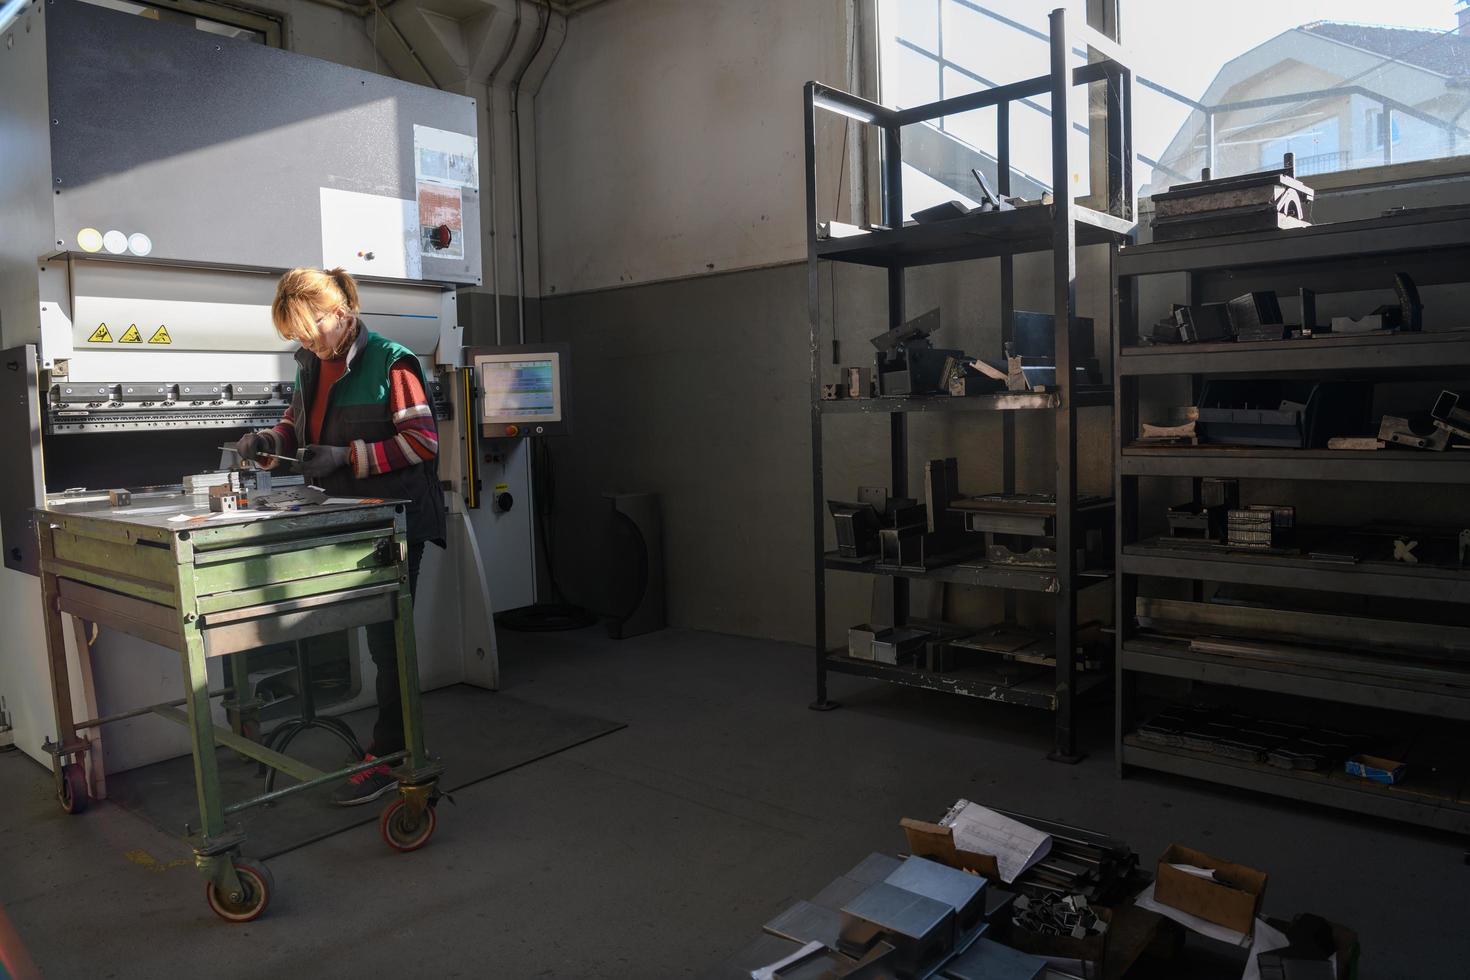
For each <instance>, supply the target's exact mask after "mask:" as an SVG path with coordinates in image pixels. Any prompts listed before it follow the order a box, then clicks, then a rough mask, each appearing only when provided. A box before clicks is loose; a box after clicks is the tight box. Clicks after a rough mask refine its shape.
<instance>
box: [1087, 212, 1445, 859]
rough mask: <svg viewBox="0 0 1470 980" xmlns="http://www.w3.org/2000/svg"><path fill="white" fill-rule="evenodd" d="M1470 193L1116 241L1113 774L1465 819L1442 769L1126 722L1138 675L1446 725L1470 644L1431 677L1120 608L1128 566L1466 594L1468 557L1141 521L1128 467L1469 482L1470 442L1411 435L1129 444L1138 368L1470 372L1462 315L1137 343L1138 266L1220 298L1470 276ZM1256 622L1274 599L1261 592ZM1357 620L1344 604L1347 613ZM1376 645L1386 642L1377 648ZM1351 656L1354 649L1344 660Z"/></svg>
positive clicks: (1129, 583)
mask: <svg viewBox="0 0 1470 980" xmlns="http://www.w3.org/2000/svg"><path fill="white" fill-rule="evenodd" d="M1467 269H1470V207H1449V208H1438V209H1435V210H1432V211H1400V212H1389V213H1385V214H1384V215H1382V216H1379V217H1375V218H1368V219H1362V220H1355V221H1346V222H1339V223H1335V224H1327V225H1317V226H1314V227H1309V228H1301V229H1295V230H1291V231H1286V232H1276V233H1257V234H1242V235H1231V236H1227V237H1219V238H1211V239H1198V240H1193V241H1184V242H1168V243H1150V244H1145V245H1135V246H1130V247H1126V248H1124V249H1122V250H1120V252H1119V255H1118V258H1117V261H1116V263H1115V270H1116V274H1117V280H1116V284H1115V288H1114V298H1115V302H1116V303H1117V304H1118V308H1117V310H1116V312H1115V317H1116V323H1117V325H1118V329H1117V330H1116V331H1115V341H1114V342H1115V343H1116V344H1117V347H1116V348H1115V349H1114V351H1113V370H1114V384H1113V387H1114V396H1115V398H1116V405H1115V407H1114V417H1115V420H1116V422H1117V425H1116V427H1115V432H1114V440H1115V446H1114V450H1115V454H1116V455H1115V461H1114V480H1115V486H1114V499H1115V501H1116V522H1117V523H1116V526H1115V534H1116V537H1115V541H1116V546H1117V554H1116V564H1115V569H1116V572H1117V581H1116V585H1115V589H1116V599H1117V606H1116V609H1115V610H1114V613H1115V617H1116V618H1115V620H1114V622H1115V623H1116V624H1117V631H1116V649H1115V663H1114V670H1115V672H1116V693H1117V711H1116V753H1117V755H1116V758H1117V766H1118V772H1119V775H1120V776H1121V775H1123V774H1124V773H1125V772H1126V771H1127V770H1128V769H1130V768H1133V767H1137V768H1142V769H1151V770H1158V771H1163V772H1168V773H1173V774H1177V775H1183V776H1189V777H1193V778H1196V779H1204V780H1209V781H1212V782H1216V783H1221V784H1224V785H1228V786H1232V787H1236V788H1241V789H1250V790H1255V791H1259V792H1265V793H1271V794H1275V795H1278V796H1283V797H1289V798H1293V799H1298V800H1305V801H1309V802H1316V803H1320V804H1325V805H1328V806H1335V807H1340V808H1344V809H1350V810H1355V811H1359V812H1364V813H1371V814H1374V815H1377V816H1381V817H1387V818H1390V819H1397V820H1403V821H1407V822H1412V823H1418V824H1423V825H1426V826H1431V827H1437V828H1440V829H1445V830H1453V831H1456V832H1459V833H1470V779H1464V778H1458V777H1457V778H1456V779H1453V780H1451V781H1450V782H1448V783H1444V784H1443V785H1441V784H1439V783H1438V781H1437V780H1431V779H1428V778H1427V776H1426V777H1421V781H1420V783H1419V785H1415V781H1414V779H1413V778H1412V774H1411V778H1410V779H1409V780H1408V781H1406V782H1405V783H1404V784H1402V785H1400V786H1394V787H1387V786H1380V785H1377V784H1374V783H1370V782H1367V781H1365V780H1355V779H1350V778H1349V777H1346V776H1345V775H1343V774H1341V773H1329V774H1322V773H1318V772H1310V771H1291V770H1284V769H1277V768H1274V767H1272V766H1269V765H1265V764H1258V763H1251V762H1248V761H1243V760H1229V759H1225V758H1221V757H1220V756H1216V755H1210V754H1205V753H1199V752H1192V751H1189V750H1187V749H1184V748H1179V747H1164V746H1159V745H1155V744H1150V743H1147V742H1144V741H1142V740H1140V739H1138V738H1137V736H1136V735H1135V734H1133V729H1134V727H1135V726H1136V724H1137V723H1138V721H1139V720H1140V718H1139V717H1138V714H1137V711H1136V709H1137V704H1136V701H1137V686H1138V680H1139V677H1140V676H1141V675H1156V676H1165V677H1172V678H1177V679H1183V680H1189V681H1195V682H1203V683H1207V684H1211V685H1221V686H1225V687H1230V688H1240V689H1246V690H1250V691H1262V692H1273V693H1274V694H1276V695H1295V696H1299V697H1302V698H1307V699H1312V700H1314V701H1318V702H1329V703H1337V704H1341V705H1356V706H1359V707H1368V708H1378V709H1387V710H1393V711H1399V712H1407V713H1411V714H1416V715H1422V716H1426V717H1432V718H1436V719H1444V720H1448V721H1449V722H1451V723H1452V724H1454V723H1461V722H1465V721H1470V657H1467V658H1466V661H1465V664H1464V665H1463V678H1460V677H1459V676H1458V673H1459V670H1460V668H1458V667H1456V666H1454V665H1451V666H1448V667H1447V668H1446V669H1445V671H1444V672H1443V673H1442V674H1440V675H1439V676H1436V677H1434V678H1432V679H1430V678H1426V679H1422V680H1415V679H1411V678H1395V679H1391V680H1389V679H1383V678H1381V677H1376V676H1373V675H1365V674H1364V673H1362V672H1360V671H1358V670H1356V669H1355V665H1354V664H1353V663H1351V662H1350V661H1349V659H1348V658H1349V657H1350V656H1361V653H1357V652H1349V651H1343V652H1340V653H1338V654H1336V655H1335V656H1334V657H1329V658H1327V659H1325V660H1324V661H1323V662H1319V663H1315V664H1311V665H1304V664H1289V663H1277V662H1271V661H1261V660H1248V659H1245V658H1235V657H1230V656H1222V655H1218V654H1202V653H1197V652H1192V651H1191V650H1190V649H1189V642H1188V640H1187V639H1181V638H1177V637H1170V636H1166V635H1157V634H1151V633H1148V632H1145V631H1142V630H1140V629H1139V627H1138V625H1137V622H1136V620H1135V612H1136V609H1137V601H1138V598H1139V593H1140V586H1139V579H1140V578H1141V577H1148V578H1155V579H1164V580H1169V579H1172V580H1180V581H1188V582H1191V583H1193V586H1192V587H1193V588H1194V589H1195V590H1197V591H1196V599H1198V598H1200V597H1201V594H1200V592H1199V591H1198V590H1201V589H1202V588H1203V585H1204V583H1210V582H1213V583H1230V584H1248V585H1257V586H1268V587H1272V588H1283V589H1295V590H1310V591H1315V592H1330V593H1342V594H1349V595H1356V596H1363V597H1377V598H1385V599H1390V600H1415V601H1420V600H1427V601H1433V602H1440V603H1466V602H1470V570H1465V569H1455V568H1444V567H1434V566H1425V565H1409V564H1392V563H1386V562H1382V563H1380V562H1368V561H1363V562H1359V563H1357V564H1332V563H1327V562H1323V561H1318V560H1313V559H1311V558H1309V557H1308V556H1307V555H1291V556H1286V555H1271V554H1248V553H1240V552H1228V551H1209V552H1192V551H1181V550H1180V549H1179V548H1177V547H1172V548H1171V547H1168V546H1163V545H1160V544H1158V543H1154V542H1150V541H1146V540H1140V538H1139V519H1138V501H1139V482H1140V480H1141V479H1143V478H1151V477H1192V478H1201V477H1226V478H1239V479H1261V480H1281V481H1294V482H1310V481H1347V482H1354V483H1380V484H1382V483H1399V482H1405V483H1416V484H1438V485H1442V486H1446V487H1450V486H1456V485H1470V453H1466V452H1455V451H1448V452H1443V453H1434V452H1415V451H1411V450H1394V449H1385V450H1378V451H1372V450H1365V451H1350V450H1325V449H1301V450H1294V449H1265V448H1251V447H1235V446H1217V445H1200V446H1178V447H1161V446H1146V447H1141V446H1135V445H1131V444H1130V443H1131V441H1132V438H1133V436H1134V434H1135V433H1137V432H1138V431H1139V422H1140V417H1139V395H1140V384H1141V382H1142V381H1143V380H1144V379H1146V378H1150V377H1160V376H1175V377H1188V378H1190V379H1191V382H1192V384H1193V387H1194V390H1195V391H1196V392H1198V389H1199V385H1200V383H1201V382H1202V380H1203V379H1204V378H1205V377H1206V376H1209V377H1217V376H1232V375H1234V376H1246V377H1278V378H1303V379H1331V378H1340V379H1348V378H1351V379H1357V380H1368V381H1373V382H1375V383H1377V382H1400V381H1421V382H1430V381H1439V382H1441V383H1445V382H1454V381H1457V380H1458V381H1461V382H1463V381H1465V380H1466V379H1470V329H1460V330H1453V331H1442V332H1439V331H1436V332H1421V333H1400V334H1395V335H1382V334H1360V335H1341V336H1334V335H1331V334H1325V335H1324V334H1319V335H1318V336H1317V337H1316V338H1314V339H1302V340H1284V341H1270V342H1262V343H1211V344H1196V345H1180V346H1164V347H1160V346H1139V345H1138V315H1139V314H1138V301H1139V280H1140V279H1141V278H1143V277H1147V276H1153V275H1173V276H1175V277H1180V278H1182V280H1183V291H1182V295H1180V296H1177V297H1174V298H1175V299H1177V301H1179V302H1183V303H1206V302H1219V301H1224V300H1227V299H1229V298H1231V297H1233V296H1236V295H1239V294H1241V293H1244V292H1246V291H1248V290H1262V289H1274V290H1277V291H1279V292H1287V293H1288V294H1289V293H1290V292H1294V291H1295V290H1296V289H1298V288H1300V287H1306V288H1311V289H1314V290H1316V291H1317V292H1318V293H1319V294H1320V293H1332V292H1353V291H1359V290H1363V289H1371V288H1374V287H1382V288H1386V287H1387V286H1389V285H1390V284H1391V283H1392V276H1393V273H1394V272H1398V271H1407V272H1409V273H1410V274H1411V275H1413V277H1414V279H1415V280H1416V282H1418V283H1419V284H1421V285H1424V284H1429V285H1439V284H1451V283H1467V282H1470V272H1467ZM1253 615H1256V616H1257V617H1258V618H1259V620H1260V623H1261V625H1262V626H1263V627H1264V628H1265V629H1267V630H1268V631H1269V630H1270V629H1271V628H1272V627H1273V626H1276V625H1279V624H1281V623H1282V617H1283V616H1286V615H1289V614H1288V613H1285V612H1283V611H1281V610H1278V609H1261V610H1258V611H1257V613H1255V614H1253ZM1355 622H1356V621H1355ZM1362 622H1363V624H1364V625H1363V628H1364V629H1365V630H1370V631H1372V632H1373V633H1374V634H1375V635H1376V636H1378V637H1379V638H1392V637H1394V636H1396V635H1399V633H1401V632H1402V631H1404V630H1405V629H1407V628H1408V627H1407V626H1406V625H1405V623H1404V622H1403V621H1402V620H1394V619H1384V618H1378V617H1373V616H1367V617H1364V619H1363V621H1362ZM1441 638H1442V640H1443V642H1445V644H1446V645H1447V646H1448V647H1449V648H1450V649H1454V648H1456V647H1458V648H1461V649H1470V626H1453V625H1451V626H1446V627H1443V628H1442V633H1441ZM1384 659H1385V662H1388V661H1391V659H1392V658H1391V655H1389V654H1384ZM1359 666H1361V663H1360V664H1359Z"/></svg>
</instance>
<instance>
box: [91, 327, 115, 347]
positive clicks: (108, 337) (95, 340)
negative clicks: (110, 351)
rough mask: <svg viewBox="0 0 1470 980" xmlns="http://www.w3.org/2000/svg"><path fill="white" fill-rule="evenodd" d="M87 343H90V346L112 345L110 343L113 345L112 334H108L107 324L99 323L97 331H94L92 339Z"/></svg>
mask: <svg viewBox="0 0 1470 980" xmlns="http://www.w3.org/2000/svg"><path fill="white" fill-rule="evenodd" d="M87 343H89V344H110V343H112V334H110V333H108V332H107V324H105V323H99V324H97V329H96V330H93V331H92V336H90V337H88V338H87Z"/></svg>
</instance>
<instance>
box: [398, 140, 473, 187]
mask: <svg viewBox="0 0 1470 980" xmlns="http://www.w3.org/2000/svg"><path fill="white" fill-rule="evenodd" d="M413 169H414V177H415V178H416V179H417V180H418V182H419V183H424V182H425V181H427V182H430V183H435V184H443V185H445V186H449V187H464V188H468V189H469V190H478V189H479V187H480V151H479V141H478V140H476V139H475V137H473V136H466V135H465V134H464V133H451V132H449V131H448V130H445V129H435V128H433V127H432V126H415V127H414V128H413Z"/></svg>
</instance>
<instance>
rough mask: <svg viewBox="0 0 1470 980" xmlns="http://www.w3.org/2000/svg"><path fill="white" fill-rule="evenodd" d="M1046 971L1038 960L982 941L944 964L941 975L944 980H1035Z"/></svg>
mask: <svg viewBox="0 0 1470 980" xmlns="http://www.w3.org/2000/svg"><path fill="white" fill-rule="evenodd" d="M1045 969H1046V960H1045V959H1043V958H1042V957H1040V956H1032V955H1031V954H1030V953H1023V952H1021V951H1020V950H1016V949H1011V948H1010V947H1009V946H1002V945H1001V944H1000V943H998V942H994V941H993V940H990V939H981V940H979V941H978V942H976V943H975V945H973V946H971V947H970V948H969V949H967V950H965V952H963V953H961V954H960V955H959V956H956V957H955V958H954V959H952V960H950V961H949V962H948V963H946V964H945V965H944V969H943V970H942V971H941V973H940V975H941V976H943V977H945V978H947V980H1036V978H1037V977H1039V976H1041V974H1042V972H1043V971H1044V970H1045Z"/></svg>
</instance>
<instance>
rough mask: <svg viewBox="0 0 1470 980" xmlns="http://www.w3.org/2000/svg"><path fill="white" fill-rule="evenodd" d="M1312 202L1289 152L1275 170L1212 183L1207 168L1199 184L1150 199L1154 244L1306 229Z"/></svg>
mask: <svg viewBox="0 0 1470 980" xmlns="http://www.w3.org/2000/svg"><path fill="white" fill-rule="evenodd" d="M1315 197H1316V194H1315V192H1314V191H1313V190H1312V189H1311V188H1310V187H1308V186H1307V185H1306V184H1303V183H1302V182H1301V181H1299V180H1297V179H1296V161H1295V158H1294V156H1293V155H1292V154H1290V153H1288V154H1286V156H1285V158H1284V159H1283V161H1282V166H1281V169H1279V170H1267V171H1263V172H1261V173H1252V174H1242V175H1241V176H1239V177H1220V178H1214V177H1212V175H1211V173H1210V171H1209V169H1208V168H1206V169H1205V171H1204V173H1203V175H1202V178H1201V180H1200V181H1199V182H1198V183H1193V184H1176V185H1175V186H1174V187H1173V188H1171V189H1170V190H1168V191H1165V192H1164V193H1162V194H1155V195H1153V203H1154V220H1153V233H1154V241H1156V242H1170V241H1179V240H1181V239H1189V238H1207V237H1213V236H1215V235H1235V234H1241V233H1244V232H1253V231H1281V230H1285V229H1289V228H1305V227H1308V226H1309V225H1311V223H1312V201H1313V199H1314V198H1315Z"/></svg>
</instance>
